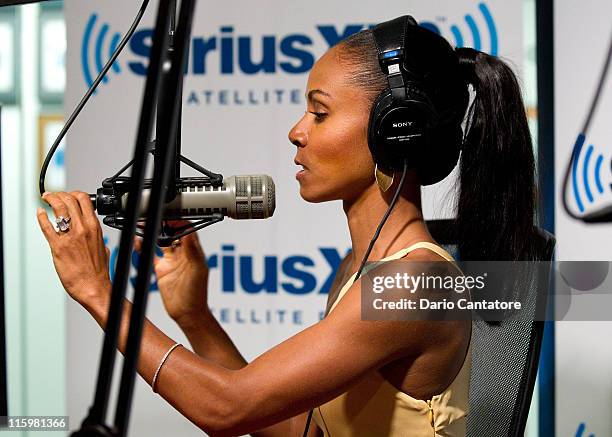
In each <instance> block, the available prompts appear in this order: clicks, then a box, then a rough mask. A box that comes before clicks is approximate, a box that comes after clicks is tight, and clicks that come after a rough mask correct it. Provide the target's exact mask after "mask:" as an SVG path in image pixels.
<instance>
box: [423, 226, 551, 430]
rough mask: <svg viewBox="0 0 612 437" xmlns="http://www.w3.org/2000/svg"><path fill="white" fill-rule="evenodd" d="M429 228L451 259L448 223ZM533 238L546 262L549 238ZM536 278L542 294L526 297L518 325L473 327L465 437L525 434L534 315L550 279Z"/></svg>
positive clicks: (536, 348) (537, 335) (539, 332)
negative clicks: (445, 248) (447, 251)
mask: <svg viewBox="0 0 612 437" xmlns="http://www.w3.org/2000/svg"><path fill="white" fill-rule="evenodd" d="M428 227H429V230H430V232H431V234H432V235H433V237H434V238H435V239H436V241H437V242H438V243H440V244H441V245H443V246H446V247H447V249H448V250H449V252H451V253H453V252H454V250H453V247H456V241H453V236H452V229H453V223H452V220H434V221H430V222H428ZM534 238H535V239H536V241H537V243H538V244H537V246H538V261H551V260H552V256H553V251H554V247H555V238H554V236H553V235H551V234H550V233H548V232H546V231H544V230H542V229H536V230H535V232H534ZM536 272H538V273H537V274H539V275H541V276H544V275H545V277H539V278H535V279H534V280H533V281H532V285H533V286H534V287H541V288H540V290H539V291H538V290H533V292H532V293H527V294H526V295H525V296H526V297H525V300H524V302H523V307H522V311H523V312H522V316H521V319H520V320H508V321H501V322H487V321H484V320H475V321H473V322H472V336H473V338H472V371H471V375H470V394H469V401H470V405H469V408H470V411H469V414H468V417H467V436H468V437H506V436H512V437H514V436H522V435H523V434H524V430H525V424H526V422H527V415H528V413H529V407H530V404H531V397H532V394H533V388H534V385H535V378H536V374H537V369H538V362H539V358H540V349H541V345H542V336H543V333H544V322H543V321H541V320H536V314H540V315H541V314H544V312H545V309H546V301H547V300H546V296H547V294H548V293H547V292H548V286H549V274H550V272H542V270H541V269H539V270H536ZM542 290H544V292H542ZM540 319H541V317H540Z"/></svg>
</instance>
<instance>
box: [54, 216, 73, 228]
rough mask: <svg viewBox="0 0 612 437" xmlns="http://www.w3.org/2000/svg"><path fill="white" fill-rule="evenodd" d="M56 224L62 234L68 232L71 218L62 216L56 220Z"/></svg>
mask: <svg viewBox="0 0 612 437" xmlns="http://www.w3.org/2000/svg"><path fill="white" fill-rule="evenodd" d="M55 223H56V224H57V227H58V229H59V230H60V232H68V231H69V230H70V217H64V216H63V215H60V216H59V217H58V218H57V219H55Z"/></svg>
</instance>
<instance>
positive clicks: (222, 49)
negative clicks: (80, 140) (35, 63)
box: [81, 3, 499, 86]
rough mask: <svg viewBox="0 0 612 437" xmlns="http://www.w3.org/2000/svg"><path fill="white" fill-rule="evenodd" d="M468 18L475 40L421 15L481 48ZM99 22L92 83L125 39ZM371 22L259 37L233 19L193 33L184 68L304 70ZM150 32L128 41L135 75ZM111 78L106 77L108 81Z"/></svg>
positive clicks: (90, 61)
mask: <svg viewBox="0 0 612 437" xmlns="http://www.w3.org/2000/svg"><path fill="white" fill-rule="evenodd" d="M478 8H479V10H480V12H481V15H482V20H483V23H484V25H485V26H486V28H487V29H488V34H489V37H490V46H489V50H488V52H489V53H491V54H493V55H496V54H497V52H498V45H499V43H498V36H497V30H496V26H495V22H494V20H493V17H492V15H491V12H490V11H489V9H488V8H487V6H486V5H485V4H484V3H480V4H479V5H478ZM464 18H465V22H466V24H467V27H468V29H469V31H470V33H471V36H472V41H471V44H470V42H469V41H466V40H465V39H464V37H463V33H462V32H461V30H460V28H459V26H458V25H455V24H453V25H450V26H448V25H447V24H446V22H445V21H446V20H444V22H441V23H434V22H427V21H422V22H421V26H423V27H425V28H427V29H429V30H431V31H433V32H436V33H438V34H440V35H443V36H445V37H447V38H448V39H449V40H450V41H451V43H454V44H455V45H456V46H458V47H464V46H466V45H468V46H471V47H474V48H475V49H478V50H486V48H485V47H484V45H483V38H482V34H481V31H480V30H479V27H478V25H477V23H476V20H475V19H474V18H473V16H472V15H470V14H467V15H465V17H464ZM97 23H98V15H97V14H96V13H93V14H92V15H91V16H90V18H89V20H88V21H87V24H86V26H85V30H84V33H83V40H82V44H81V65H82V69H83V77H84V79H85V82H86V84H87V85H88V86H91V84H92V83H93V80H94V78H95V76H96V75H97V74H99V72H100V71H101V70H102V68H103V66H104V63H105V62H106V61H108V59H109V58H110V56H111V54H112V53H113V51H114V50H115V49H116V48H117V45H118V44H119V41H120V39H121V35H120V34H119V33H116V32H114V33H113V32H110V26H109V25H108V24H102V25H101V26H99V27H98V26H97ZM372 26H374V24H372V23H360V24H346V25H333V24H320V25H315V28H314V29H313V31H312V32H311V33H308V34H306V33H291V34H286V35H278V34H268V35H261V36H257V37H254V36H250V35H243V34H240V33H238V32H239V31H237V30H235V29H234V26H231V25H227V26H221V27H219V29H218V32H216V34H211V35H207V36H197V35H196V36H193V37H192V40H191V47H190V59H189V67H188V69H187V71H186V73H187V74H192V75H205V74H207V73H209V72H218V73H220V74H222V75H232V74H235V73H237V72H241V73H243V74H247V75H255V74H276V73H286V74H302V73H306V72H308V71H309V70H310V69H311V68H312V66H313V64H314V61H315V59H316V56H317V55H320V53H315V46H316V45H318V44H320V43H323V44H324V46H325V47H331V46H333V45H335V44H336V43H338V42H339V41H341V40H342V39H344V38H346V37H348V36H350V35H352V34H354V33H356V32H358V31H360V30H361V29H364V28H366V27H372ZM152 35H153V31H152V29H142V30H139V31H137V32H136V33H135V34H134V36H133V37H132V39H131V40H130V43H129V45H128V47H129V52H131V56H129V57H130V60H128V61H127V62H126V65H127V68H126V69H127V70H128V71H130V72H131V73H133V74H135V75H138V76H144V75H145V74H146V72H147V66H148V58H149V55H150V52H151V46H152ZM453 40H454V41H453ZM254 46H256V47H257V48H254ZM111 71H112V72H113V73H115V74H119V73H122V71H123V69H122V67H121V66H120V65H119V63H118V62H115V64H113V68H112V70H111ZM107 81H108V78H106V79H105V81H104V82H107Z"/></svg>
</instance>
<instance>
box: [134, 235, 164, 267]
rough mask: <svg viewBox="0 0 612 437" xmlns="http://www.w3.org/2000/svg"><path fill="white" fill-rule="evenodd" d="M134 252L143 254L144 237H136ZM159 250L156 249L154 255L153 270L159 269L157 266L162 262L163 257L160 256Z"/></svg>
mask: <svg viewBox="0 0 612 437" xmlns="http://www.w3.org/2000/svg"><path fill="white" fill-rule="evenodd" d="M134 251H136V252H137V253H138V255H140V254H141V252H142V237H138V236H135V237H134ZM158 253H159V252H158V249H157V248H156V249H155V252H154V254H153V268H155V267H157V264H159V262H160V261H161V259H162V257H161V256H159V254H158Z"/></svg>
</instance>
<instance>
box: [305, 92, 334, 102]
mask: <svg viewBox="0 0 612 437" xmlns="http://www.w3.org/2000/svg"><path fill="white" fill-rule="evenodd" d="M317 94H321V95H323V96H325V97H329V98H331V95H330V94H328V93H326V92H325V91H323V90H320V89H314V90H310V91H308V95H307V98H308V100H312V98H313V97H314V96H315V95H317Z"/></svg>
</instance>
